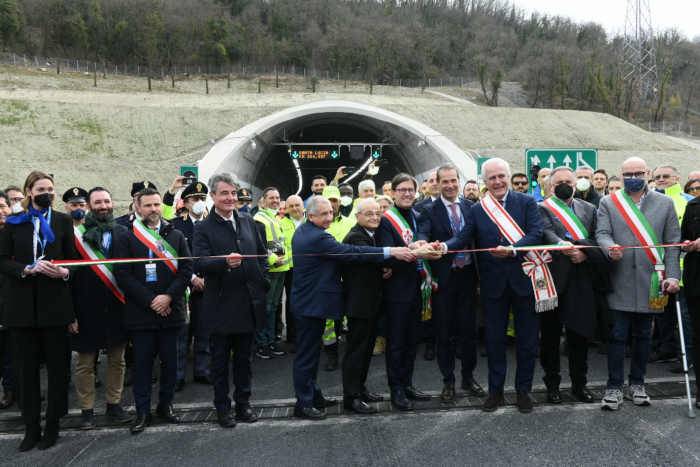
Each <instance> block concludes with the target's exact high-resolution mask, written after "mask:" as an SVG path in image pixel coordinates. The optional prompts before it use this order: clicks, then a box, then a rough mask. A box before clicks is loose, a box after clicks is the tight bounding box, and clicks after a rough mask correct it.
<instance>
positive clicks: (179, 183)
mask: <svg viewBox="0 0 700 467" xmlns="http://www.w3.org/2000/svg"><path fill="white" fill-rule="evenodd" d="M180 188H185V177H184V176H183V175H178V176H177V177H175V180H173V183H172V184H171V185H170V189H169V190H168V192H169V193H170V194H171V195H173V196H174V195H175V193H177V191H178V190H179V189H180Z"/></svg>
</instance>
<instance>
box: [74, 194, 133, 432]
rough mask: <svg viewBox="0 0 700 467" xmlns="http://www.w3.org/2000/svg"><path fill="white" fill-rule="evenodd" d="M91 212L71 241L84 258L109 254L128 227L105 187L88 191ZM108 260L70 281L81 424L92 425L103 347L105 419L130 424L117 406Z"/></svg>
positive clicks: (120, 340) (119, 386)
mask: <svg viewBox="0 0 700 467" xmlns="http://www.w3.org/2000/svg"><path fill="white" fill-rule="evenodd" d="M86 198H87V203H88V208H89V212H88V214H87V215H86V217H85V224H84V225H80V226H78V227H75V240H76V242H75V246H76V249H77V250H78V254H79V255H80V256H81V257H82V258H83V259H86V260H91V259H103V258H111V257H113V256H114V255H113V250H114V248H113V246H114V238H115V237H116V236H125V235H126V234H127V230H126V228H124V227H122V226H121V225H118V224H116V223H115V222H114V217H113V209H112V197H111V195H110V193H109V191H107V190H106V189H105V188H101V187H96V188H93V189H92V190H90V192H89V193H87V194H86ZM112 269H113V267H112V266H111V265H95V266H89V267H80V268H76V270H75V273H74V274H73V277H72V281H71V291H72V292H73V305H74V307H75V315H76V321H74V323H73V324H72V325H71V327H70V328H69V329H70V330H71V331H72V332H73V333H74V336H73V348H74V350H76V351H77V352H78V360H77V363H76V366H75V392H76V393H77V395H78V402H79V404H80V408H81V410H82V422H81V426H80V428H81V429H85V430H87V429H91V428H94V427H95V415H94V408H95V357H96V356H97V354H98V353H99V352H100V350H101V349H106V350H107V379H106V384H105V396H106V398H107V412H106V415H107V418H108V419H109V420H110V421H111V422H113V423H128V422H130V421H131V419H132V417H130V416H129V415H128V414H127V413H126V412H125V411H124V409H122V407H121V401H122V390H123V388H124V370H125V366H126V365H125V363H124V349H125V347H126V340H127V338H126V332H125V330H124V303H125V301H126V299H125V297H124V293H123V292H122V291H121V289H119V286H118V285H117V283H116V279H115V277H114V274H113V272H112Z"/></svg>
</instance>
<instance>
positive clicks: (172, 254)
mask: <svg viewBox="0 0 700 467" xmlns="http://www.w3.org/2000/svg"><path fill="white" fill-rule="evenodd" d="M132 226H133V229H134V235H135V236H136V238H138V239H139V241H140V242H141V243H143V244H144V245H145V246H146V248H148V249H149V250H150V251H151V252H152V253H153V254H154V255H155V256H157V257H158V258H163V259H165V261H163V262H164V263H165V265H166V266H167V267H168V268H169V269H170V270H171V271H172V272H173V274H177V260H176V259H175V258H177V256H178V255H177V251H176V250H175V248H173V247H172V246H171V245H170V244H169V243H168V242H167V241H166V240H165V239H164V238H163V237H161V236H160V234H159V233H158V232H156V231H155V230H153V229H149V228H148V227H146V226H145V225H144V223H143V221H142V220H141V219H134V222H133V224H132Z"/></svg>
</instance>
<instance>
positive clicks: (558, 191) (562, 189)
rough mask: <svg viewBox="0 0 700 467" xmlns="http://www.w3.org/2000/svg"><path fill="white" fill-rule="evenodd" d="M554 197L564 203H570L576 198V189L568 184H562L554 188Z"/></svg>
mask: <svg viewBox="0 0 700 467" xmlns="http://www.w3.org/2000/svg"><path fill="white" fill-rule="evenodd" d="M554 196H556V197H557V198H559V199H560V200H562V201H568V200H570V199H571V197H572V196H574V187H572V186H571V185H567V184H566V183H560V184H559V185H557V186H555V187H554Z"/></svg>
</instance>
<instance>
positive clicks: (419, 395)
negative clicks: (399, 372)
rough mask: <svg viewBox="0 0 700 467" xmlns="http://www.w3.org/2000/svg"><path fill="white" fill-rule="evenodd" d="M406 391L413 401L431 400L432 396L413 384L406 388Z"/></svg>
mask: <svg viewBox="0 0 700 467" xmlns="http://www.w3.org/2000/svg"><path fill="white" fill-rule="evenodd" d="M404 391H405V392H406V397H408V398H409V399H411V400H413V401H429V400H430V396H429V395H428V394H426V393H424V392H421V391H419V390H418V389H416V388H414V387H413V386H407V387H406V388H404Z"/></svg>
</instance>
